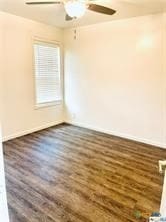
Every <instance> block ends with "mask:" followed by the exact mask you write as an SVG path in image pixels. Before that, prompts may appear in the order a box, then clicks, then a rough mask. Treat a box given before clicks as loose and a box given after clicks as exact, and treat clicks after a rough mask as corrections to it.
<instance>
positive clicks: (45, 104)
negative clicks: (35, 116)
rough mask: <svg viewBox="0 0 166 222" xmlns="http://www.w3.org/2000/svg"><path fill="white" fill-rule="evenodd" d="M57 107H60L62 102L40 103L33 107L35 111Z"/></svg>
mask: <svg viewBox="0 0 166 222" xmlns="http://www.w3.org/2000/svg"><path fill="white" fill-rule="evenodd" d="M57 105H62V100H58V101H55V102H49V103H40V104H36V105H35V109H42V108H47V107H53V106H57Z"/></svg>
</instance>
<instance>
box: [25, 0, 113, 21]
mask: <svg viewBox="0 0 166 222" xmlns="http://www.w3.org/2000/svg"><path fill="white" fill-rule="evenodd" d="M91 1H93V0H57V1H56V0H55V1H27V2H26V4H27V5H47V4H49V5H50V4H63V5H64V8H65V11H66V17H65V20H66V21H71V20H72V19H75V18H79V17H82V16H83V15H84V14H85V12H86V10H87V9H88V10H91V11H94V12H98V13H102V14H106V15H113V14H115V13H116V11H115V10H113V9H111V8H108V7H105V6H102V5H98V4H94V3H91Z"/></svg>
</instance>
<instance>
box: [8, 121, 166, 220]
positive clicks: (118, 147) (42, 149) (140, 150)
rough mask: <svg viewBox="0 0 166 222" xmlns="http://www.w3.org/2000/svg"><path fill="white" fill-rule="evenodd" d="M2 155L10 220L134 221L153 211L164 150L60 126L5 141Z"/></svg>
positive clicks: (160, 187)
mask: <svg viewBox="0 0 166 222" xmlns="http://www.w3.org/2000/svg"><path fill="white" fill-rule="evenodd" d="M4 153H5V170H6V182H7V197H8V205H9V214H10V222H71V221H72V222H108V221H109V222H131V221H133V222H136V221H147V218H148V216H149V215H150V214H151V213H152V212H153V211H159V206H160V198H161V192H162V182H163V176H162V175H160V174H159V173H158V160H159V159H166V150H164V149H160V148H157V147H153V146H150V145H145V144H141V143H137V142H133V141H130V140H127V139H122V138H118V137H115V136H110V135H107V134H103V133H99V132H95V131H92V130H88V129H84V128H79V127H75V126H71V125H67V124H62V125H59V126H57V127H51V128H49V129H46V130H42V131H39V132H36V133H33V134H31V135H27V136H23V137H20V138H17V139H14V140H10V141H8V142H5V143H4ZM140 213H141V215H140Z"/></svg>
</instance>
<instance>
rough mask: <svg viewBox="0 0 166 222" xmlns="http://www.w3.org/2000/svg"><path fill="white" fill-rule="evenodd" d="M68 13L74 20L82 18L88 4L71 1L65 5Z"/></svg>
mask: <svg viewBox="0 0 166 222" xmlns="http://www.w3.org/2000/svg"><path fill="white" fill-rule="evenodd" d="M65 10H66V13H67V14H68V15H69V16H70V17H72V18H80V17H82V16H83V15H84V14H85V12H86V4H85V3H84V2H81V1H78V0H71V1H67V2H66V3H65Z"/></svg>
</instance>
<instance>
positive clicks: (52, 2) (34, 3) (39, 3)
mask: <svg viewBox="0 0 166 222" xmlns="http://www.w3.org/2000/svg"><path fill="white" fill-rule="evenodd" d="M61 3H62V2H61V1H48V2H26V4H27V5H49V4H61Z"/></svg>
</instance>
